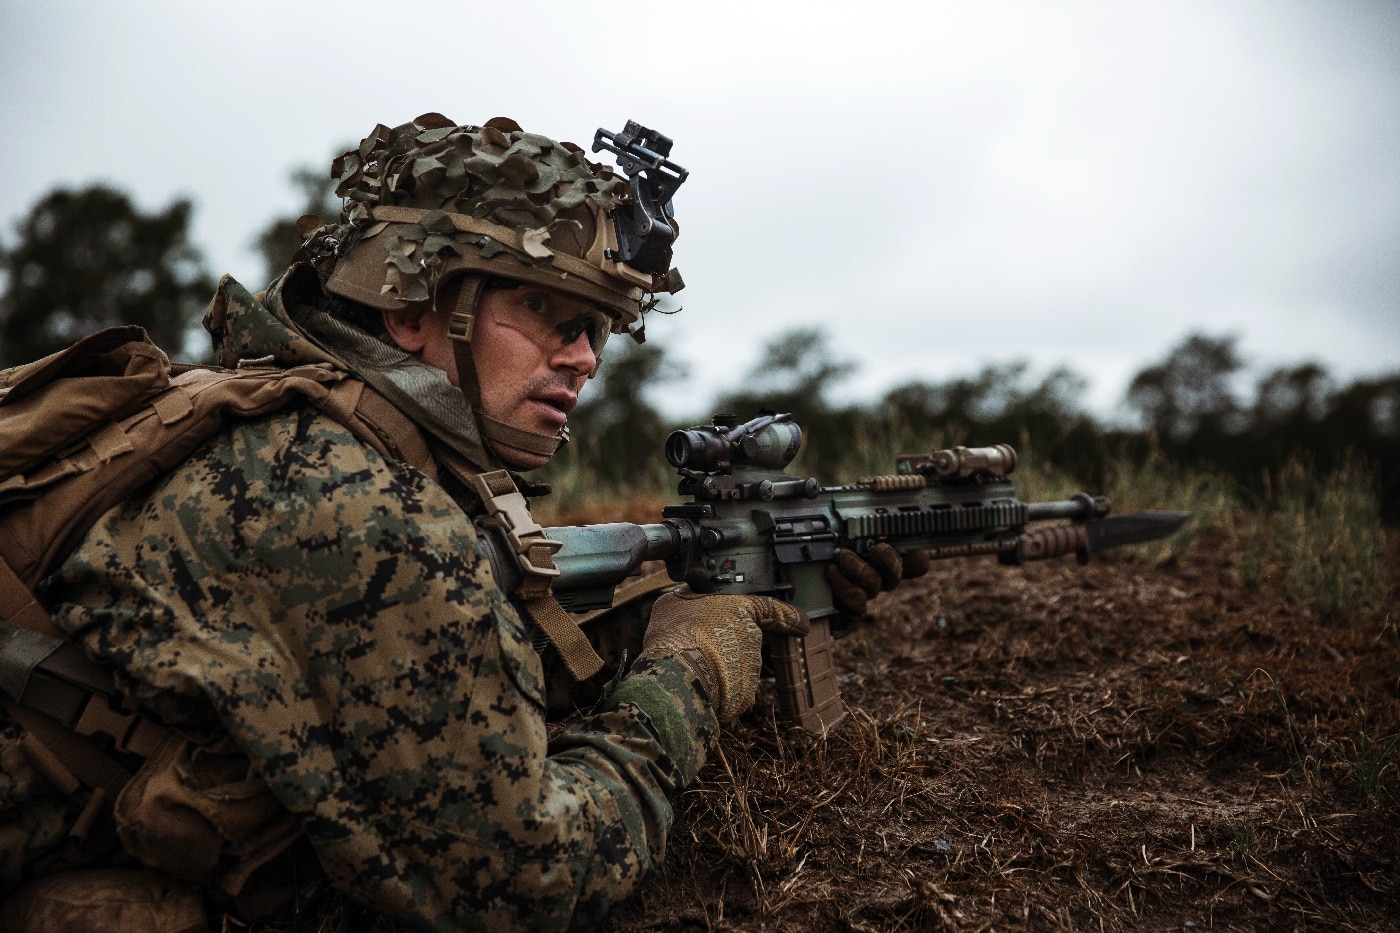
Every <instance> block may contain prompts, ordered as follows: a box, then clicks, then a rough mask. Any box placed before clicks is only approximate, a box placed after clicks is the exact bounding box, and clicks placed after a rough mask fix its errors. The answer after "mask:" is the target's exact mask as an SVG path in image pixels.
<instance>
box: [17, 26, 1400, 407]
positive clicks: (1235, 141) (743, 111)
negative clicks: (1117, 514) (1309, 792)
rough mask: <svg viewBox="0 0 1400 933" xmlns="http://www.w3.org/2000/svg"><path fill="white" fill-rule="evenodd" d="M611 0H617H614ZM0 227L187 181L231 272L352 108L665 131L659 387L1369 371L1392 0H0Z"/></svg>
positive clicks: (346, 140)
mask: <svg viewBox="0 0 1400 933" xmlns="http://www.w3.org/2000/svg"><path fill="white" fill-rule="evenodd" d="M628 11H632V12H628ZM0 88H3V91H0V94H2V95H3V97H0V126H3V128H4V133H3V136H0V162H2V163H3V165H4V167H5V171H6V176H7V184H6V185H5V186H4V187H3V188H0V242H13V228H14V224H15V222H17V221H18V220H19V219H20V218H21V217H22V216H24V215H25V214H26V213H27V211H28V209H29V208H30V207H31V206H32V205H33V203H34V202H35V201H36V200H38V199H39V198H40V197H41V196H42V195H43V194H45V193H46V192H47V191H49V190H50V189H52V188H54V187H55V186H58V185H70V186H73V185H81V184H85V183H88V182H91V181H97V180H101V181H105V182H108V183H111V184H114V185H117V186H119V187H121V188H123V189H125V190H127V191H129V192H130V193H131V194H132V195H133V196H134V197H135V198H136V199H137V201H138V203H140V204H141V205H142V206H143V207H146V208H149V209H155V208H160V207H164V206H165V205H167V204H168V203H169V202H170V201H171V199H173V198H175V197H177V196H189V197H192V198H193V199H194V200H195V202H196V211H197V212H196V218H195V228H194V237H195V240H196V242H197V243H198V245H199V246H200V247H201V248H202V249H203V250H204V252H205V254H206V256H207V257H208V262H209V267H210V271H211V272H215V273H222V272H229V273H232V274H233V275H234V276H235V277H237V278H239V279H240V280H242V281H244V282H245V284H250V285H255V286H256V285H260V284H262V283H258V282H256V279H257V278H258V277H259V276H260V263H259V261H258V258H257V256H256V255H255V254H254V252H253V251H252V249H251V242H252V240H253V238H254V237H255V236H256V233H257V231H258V230H259V229H260V228H261V227H263V226H265V225H266V223H267V222H268V220H269V219H270V218H272V217H274V216H276V215H279V214H285V213H289V212H291V211H294V210H296V209H297V207H298V206H299V205H298V198H297V196H296V194H295V191H294V189H293V188H292V187H291V185H290V184H289V181H288V174H289V172H290V171H291V170H292V169H293V168H295V167H298V166H307V165H309V166H317V167H322V166H328V164H329V160H330V157H331V156H332V155H333V154H334V153H336V152H338V151H340V149H342V148H344V147H345V146H347V145H349V144H352V143H354V142H355V141H356V140H358V139H359V138H360V137H361V136H363V135H365V134H366V133H367V132H368V131H369V130H370V129H371V128H372V127H373V126H374V125H375V124H376V123H378V122H384V123H389V124H394V123H400V122H403V121H405V120H407V119H410V118H412V117H414V116H416V115H418V114H420V113H423V112H426V111H432V110H436V111H440V112H442V113H445V114H447V115H448V116H449V117H452V118H453V119H455V120H457V121H459V122H463V123H479V122H483V121H484V120H486V119H489V118H490V117H493V116H498V115H506V116H510V117H513V118H515V119H516V120H517V121H519V122H520V123H521V124H522V125H523V126H525V127H526V128H527V129H530V130H533V131H536V132H542V133H545V134H547V135H552V136H555V137H558V138H565V139H573V140H576V141H578V142H580V143H583V144H585V145H587V143H588V142H589V141H590V140H591V138H592V134H593V131H594V130H595V129H596V128H597V127H599V126H606V127H608V128H610V129H619V128H620V127H621V124H622V123H623V122H624V121H625V120H626V119H628V118H633V119H637V120H639V121H641V122H643V123H645V124H647V125H649V126H652V127H654V128H656V129H658V130H660V131H661V132H663V133H665V134H666V135H668V136H671V137H672V138H673V139H674V140H675V141H676V143H675V149H674V150H673V152H672V156H673V158H674V160H675V161H677V162H679V163H680V164H681V165H683V166H685V167H686V168H687V169H689V170H690V173H691V175H690V179H689V180H688V181H687V182H686V184H685V186H684V187H683V188H682V189H681V191H680V193H679V194H678V196H677V198H676V211H677V218H678V220H679V221H680V223H681V226H682V235H681V237H680V239H679V241H678V243H677V249H676V255H677V264H678V266H679V267H680V269H681V270H682V272H683V273H684V274H685V278H686V281H687V283H688V287H687V289H686V290H685V292H683V293H682V295H681V296H680V298H681V302H680V303H681V304H682V305H683V306H684V310H683V312H682V313H681V314H678V315H675V316H674V317H671V318H667V319H665V320H662V321H657V322H654V323H653V324H652V325H651V326H650V327H649V331H648V333H649V335H650V336H651V337H652V339H655V340H662V341H665V342H666V344H667V346H668V348H670V349H672V350H673V351H674V352H675V354H676V355H677V356H678V357H680V358H681V359H683V360H686V361H688V363H689V365H690V368H691V378H690V380H689V381H688V382H686V383H684V384H680V385H677V386H674V387H672V388H671V389H670V390H669V391H668V393H667V397H666V401H667V405H668V407H669V408H670V409H671V410H672V411H674V412H677V413H679V414H682V415H694V414H703V412H697V411H696V410H695V406H696V405H701V404H703V400H707V399H709V398H711V397H712V396H713V395H714V393H715V392H716V390H717V389H718V388H719V387H720V386H721V385H722V384H723V383H724V382H725V381H726V380H732V379H735V378H738V377H740V376H742V375H743V374H744V373H745V372H747V371H748V369H749V368H750V366H751V365H752V364H753V363H754V362H755V361H756V359H757V358H758V356H759V353H760V351H761V348H762V345H763V343H764V342H765V341H766V340H767V339H769V338H771V337H773V336H774V335H776V334H778V333H780V332H782V331H784V330H786V329H789V328H792V327H797V326H811V325H817V326H820V327H822V328H824V329H825V330H826V332H827V333H828V334H829V336H830V340H831V344H832V345H833V346H834V347H835V348H836V349H837V351H838V352H839V353H840V354H841V355H843V356H845V357H847V358H849V359H852V360H854V361H856V362H857V363H858V364H859V369H858V370H857V372H856V375H855V376H854V377H853V378H852V379H851V380H850V381H849V382H848V383H847V384H845V385H844V386H843V387H842V389H841V395H843V396H844V397H858V398H870V397H873V396H875V395H877V394H878V393H879V392H880V391H881V390H883V389H885V388H888V387H889V386H892V385H894V384H896V383H899V382H902V381H907V380H911V379H916V378H925V379H931V380H942V379H947V378H950V377H953V376H960V375H970V374H972V373H974V372H975V371H976V370H977V369H978V368H980V367H981V366H982V365H984V364H986V363H990V362H1006V361H1010V360H1028V361H1030V362H1032V363H1033V364H1034V366H1035V367H1037V369H1036V371H1037V372H1044V371H1046V370H1047V369H1048V368H1050V367H1052V366H1055V365H1059V364H1064V365H1068V366H1069V367H1071V368H1072V369H1074V370H1076V371H1078V372H1080V373H1082V374H1083V375H1085V376H1086V377H1088V378H1089V379H1090V382H1091V386H1090V395H1089V397H1088V398H1087V400H1086V401H1087V402H1088V404H1089V405H1090V406H1091V407H1092V408H1093V409H1094V410H1096V411H1098V412H1100V413H1111V412H1112V411H1113V410H1114V406H1115V405H1116V403H1117V402H1118V401H1119V400H1120V399H1121V397H1122V394H1123V390H1124V388H1125V386H1126V383H1127V381H1128V379H1129V378H1130V377H1131V376H1132V374H1133V373H1135V372H1136V371H1138V370H1139V369H1140V368H1142V367H1143V366H1144V365H1147V364H1150V363H1153V362H1156V361H1158V360H1160V359H1161V358H1162V357H1163V356H1164V355H1165V353H1166V351H1167V350H1168V349H1169V348H1170V347H1171V346H1172V345H1173V344H1175V343H1177V342H1178V341H1180V340H1181V339H1182V338H1183V337H1184V336H1185V335H1187V334H1188V333H1191V332H1193V331H1203V332H1206V333H1209V334H1213V335H1218V334H1237V335H1239V338H1240V346H1241V348H1242V349H1243V351H1244V352H1245V354H1246V356H1247V357H1248V358H1249V360H1250V362H1251V364H1252V365H1253V366H1254V367H1255V371H1256V372H1262V371H1264V370H1266V369H1268V368H1270V367H1273V366H1276V365H1284V364H1294V363H1299V362H1302V361H1304V360H1316V361H1318V362H1321V363H1323V364H1324V365H1325V366H1327V368H1328V369H1329V370H1331V372H1332V373H1333V374H1334V375H1335V376H1337V377H1338V378H1340V379H1343V380H1350V379H1353V378H1356V377H1359V376H1364V375H1374V374H1379V373H1383V372H1394V371H1396V370H1397V369H1400V3H1395V2H1388V0H1374V2H1369V0H1357V2H1341V0H1317V2H1307V3H1304V2H1290V0H1267V2H1224V0H1212V2H1188V0H1173V2H1158V3H1136V2H1125V0H1113V2H1073V0H1071V2H1058V3H1053V4H1051V3H1029V2H1026V3H1020V2H999V3H967V2H958V3H953V2H929V0H924V2H917V3H916V2H908V3H892V2H879V0H866V2H864V3H860V4H849V3H844V4H835V3H831V4H827V3H821V2H817V0H807V2H802V3H797V2H793V3H781V2H763V0H748V2H743V3H728V2H720V0H708V2H706V3H703V4H702V3H658V4H655V5H637V4H614V5H609V6H604V5H601V4H591V3H584V2H580V0H575V2H573V3H555V2H547V0H545V2H534V3H505V2H492V3H477V2H468V0H459V2H452V3H447V2H401V3H394V4H388V3H363V2H358V0H340V2H336V3H319V2H287V0H282V2H276V3H272V2H263V0H241V2H239V3H236V4H235V3H204V2H193V0H191V2H174V0H165V2H156V0H147V2H120V3H118V2H107V0H82V2H78V0H4V2H3V3H0Z"/></svg>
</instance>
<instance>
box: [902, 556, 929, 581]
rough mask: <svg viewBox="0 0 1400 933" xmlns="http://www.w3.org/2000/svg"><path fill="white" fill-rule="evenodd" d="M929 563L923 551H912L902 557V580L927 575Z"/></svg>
mask: <svg viewBox="0 0 1400 933" xmlns="http://www.w3.org/2000/svg"><path fill="white" fill-rule="evenodd" d="M931 563H932V562H931V561H930V560H929V559H928V554H927V553H926V552H924V551H919V550H914V551H910V552H909V553H907V554H905V555H904V579H906V580H913V579H915V578H916V577H922V576H923V575H924V574H926V573H928V570H929V566H930V565H931Z"/></svg>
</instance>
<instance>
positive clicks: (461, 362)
mask: <svg viewBox="0 0 1400 933" xmlns="http://www.w3.org/2000/svg"><path fill="white" fill-rule="evenodd" d="M459 281H460V282H461V286H460V287H459V288H458V290H457V300H456V302H455V303H454V304H453V306H452V313H451V315H450V317H449V323H448V335H449V336H450V337H451V338H452V341H453V351H454V355H455V356H456V358H457V383H458V388H460V389H461V390H462V394H463V395H465V396H466V397H467V402H468V404H470V405H471V409H472V413H473V414H474V415H475V416H476V420H477V424H478V425H479V426H480V428H481V433H482V436H483V437H485V438H486V439H487V440H491V441H495V442H496V443H498V444H504V445H505V446H507V447H514V448H515V449H516V450H523V451H525V452H526V453H530V454H535V455H536V456H540V457H546V458H548V457H552V456H554V454H555V452H556V451H558V450H559V448H560V447H561V446H562V445H563V444H565V443H567V442H568V440H569V429H568V428H567V427H564V428H561V429H560V430H559V433H557V434H538V433H536V432H534V431H526V430H524V429H523V428H517V427H515V426H513V425H509V424H506V423H505V422H504V421H497V420H496V419H495V418H490V417H488V416H487V415H486V413H485V412H483V411H482V410H481V380H480V378H479V377H478V376H477V373H476V361H475V360H474V359H473V358H472V343H471V341H472V332H473V331H474V330H475V329H476V306H477V303H478V302H479V301H480V300H481V292H482V288H483V287H484V286H485V284H486V277H485V276H481V275H467V276H463V277H462V278H461V279H460V280H459Z"/></svg>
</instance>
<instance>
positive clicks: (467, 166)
mask: <svg viewBox="0 0 1400 933" xmlns="http://www.w3.org/2000/svg"><path fill="white" fill-rule="evenodd" d="M670 146H671V141H670V140H669V139H667V138H666V137H664V136H661V135H660V134H657V133H655V132H654V131H652V130H648V129H647V128H646V127H642V126H640V125H638V124H636V123H633V122H631V121H629V122H628V124H627V126H626V128H625V129H624V130H623V132H621V133H609V132H608V131H606V130H601V129H600V130H599V131H598V135H597V136H596V137H595V140H594V149H595V151H596V150H598V149H608V150H609V151H611V152H613V153H615V154H617V155H618V156H619V157H620V164H621V165H622V167H623V169H624V171H626V172H628V173H629V177H623V176H621V175H619V174H617V173H615V172H614V170H613V169H612V168H611V167H609V166H605V165H600V164H597V163H594V162H590V161H589V160H588V159H587V158H585V157H584V154H583V150H582V149H581V148H580V147H579V146H577V145H575V144H574V143H569V142H555V141H554V140H552V139H549V138H547V137H544V136H539V135H536V134H533V133H526V132H525V131H524V130H522V129H521V128H520V126H519V124H517V123H516V122H515V121H514V120H510V119H507V118H505V117H497V118H495V119H493V120H490V121H488V122H487V123H485V124H484V125H482V126H462V125H458V124H456V123H454V122H453V121H451V120H449V119H448V118H447V117H445V116H443V115H442V114H439V113H428V114H424V115H423V116H420V117H418V118H417V119H415V120H413V121H412V122H410V123H405V124H403V125H401V126H397V127H394V128H393V129H390V128H389V127H387V126H384V125H383V124H380V125H378V126H376V127H375V128H374V131H373V132H371V133H370V135H368V136H366V137H365V138H364V139H363V140H362V141H361V142H360V145H359V146H358V147H356V148H355V149H351V150H350V151H348V152H345V153H343V154H342V155H340V156H339V157H338V158H337V159H336V160H335V162H334V164H333V165H332V166H331V172H332V174H333V175H334V176H335V178H336V189H335V192H336V194H338V195H340V196H341V197H342V198H345V199H346V202H345V208H344V210H343V211H342V212H341V218H340V223H339V225H338V226H336V227H334V228H332V227H329V226H326V225H324V224H321V223H320V222H319V220H317V219H315V218H303V221H302V222H301V223H300V224H299V225H298V226H299V229H300V230H301V231H302V233H303V235H304V236H306V237H307V240H306V242H305V243H304V244H303V248H302V252H301V254H299V255H300V257H301V258H306V259H309V260H310V261H311V262H312V263H313V264H314V265H315V266H316V267H317V269H318V270H319V271H320V273H321V275H322V277H323V280H324V282H325V287H326V290H327V291H329V292H330V293H332V294H334V295H338V296H340V297H342V298H348V299H350V300H352V301H355V302H357V303H359V304H361V305H365V306H368V307H370V308H373V309H376V310H379V311H396V310H401V309H403V308H405V307H407V306H408V305H409V304H410V303H413V302H421V301H424V300H427V299H431V300H433V302H434V303H435V305H436V306H437V307H438V308H439V309H440V310H443V311H446V312H448V313H449V335H450V336H451V338H452V340H453V341H454V344H455V355H456V360H457V370H458V375H459V388H460V389H461V391H462V393H463V394H464V395H465V396H466V398H467V401H468V403H469V404H470V406H471V408H472V410H473V413H474V415H475V417H476V419H477V423H478V425H479V426H480V428H481V431H482V433H483V434H484V435H485V436H486V437H487V438H489V439H491V440H493V441H496V442H499V443H503V444H505V445H506V446H509V447H512V448H517V449H520V450H524V451H527V452H530V453H533V454H540V455H544V456H545V457H546V458H547V457H549V456H552V455H553V453H554V452H555V451H556V450H557V449H558V447H559V445H560V444H561V443H563V442H564V441H565V440H567V438H568V433H567V429H561V430H560V432H559V434H557V435H548V436H545V435H540V434H535V433H532V432H529V431H524V430H522V429H520V428H516V427H513V426H511V425H509V424H505V423H503V422H500V421H496V420H494V419H492V418H490V417H488V416H487V415H486V414H485V413H484V412H482V411H481V386H480V384H479V381H478V378H477V375H476V369H475V365H474V361H473V358H472V353H471V350H470V342H471V339H472V333H473V330H474V329H475V316H476V305H477V301H478V299H479V296H480V294H481V292H482V289H483V288H484V287H485V284H486V283H487V281H488V280H490V279H508V280H512V281H519V282H526V283H530V284H535V285H544V286H548V287H551V288H555V289H558V290H560V291H562V292H565V293H567V294H569V295H572V296H575V297H577V298H580V299H583V300H585V301H588V302H590V303H592V304H593V305H594V306H596V307H597V308H598V309H599V310H600V312H601V314H602V315H605V316H606V317H607V318H608V319H609V320H610V322H611V323H610V325H609V326H607V327H606V328H604V329H602V332H601V333H595V335H594V338H593V339H595V340H596V343H595V347H594V349H595V352H600V351H601V349H602V341H603V339H605V338H606V336H607V333H608V332H611V333H615V334H620V333H627V332H631V333H632V334H633V336H634V337H635V338H636V339H638V340H641V339H642V334H641V328H634V325H635V324H636V322H637V321H638V319H639V318H640V317H641V316H642V315H643V314H644V313H645V311H646V310H647V309H648V308H649V307H650V306H651V305H652V304H654V298H652V297H651V296H652V295H654V294H655V293H657V292H676V291H679V290H680V289H681V288H682V287H683V282H682V281H681V278H680V274H679V273H678V272H677V271H676V270H675V269H673V268H671V265H670V264H671V249H670V244H671V242H672V241H673V240H674V238H675V235H676V233H677V232H678V230H679V228H678V227H677V226H676V223H675V221H674V220H673V219H672V217H671V206H670V198H671V194H673V193H674V191H675V188H676V187H677V186H678V185H679V184H680V182H681V181H683V180H684V179H685V175H686V172H685V170H684V169H681V168H680V167H679V166H677V165H675V164H674V163H671V162H669V161H668V160H667V159H666V156H667V155H668V154H669V152H670Z"/></svg>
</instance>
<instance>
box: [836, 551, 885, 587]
mask: <svg viewBox="0 0 1400 933" xmlns="http://www.w3.org/2000/svg"><path fill="white" fill-rule="evenodd" d="M832 565H833V566H834V567H836V569H837V570H839V571H840V572H841V575H842V576H844V577H845V578H846V579H847V580H849V581H850V582H851V583H852V584H854V585H855V586H858V587H860V588H861V589H862V590H864V591H865V598H866V599H873V598H875V597H876V596H878V595H880V589H881V587H882V586H883V584H884V580H882V579H881V576H880V571H878V570H876V569H875V568H874V567H872V566H871V565H870V563H869V562H868V561H866V560H863V559H862V558H861V556H860V555H859V554H857V553H856V552H855V551H850V550H847V549H845V548H842V549H840V550H839V551H837V552H836V557H835V559H834V560H833V561H832Z"/></svg>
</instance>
